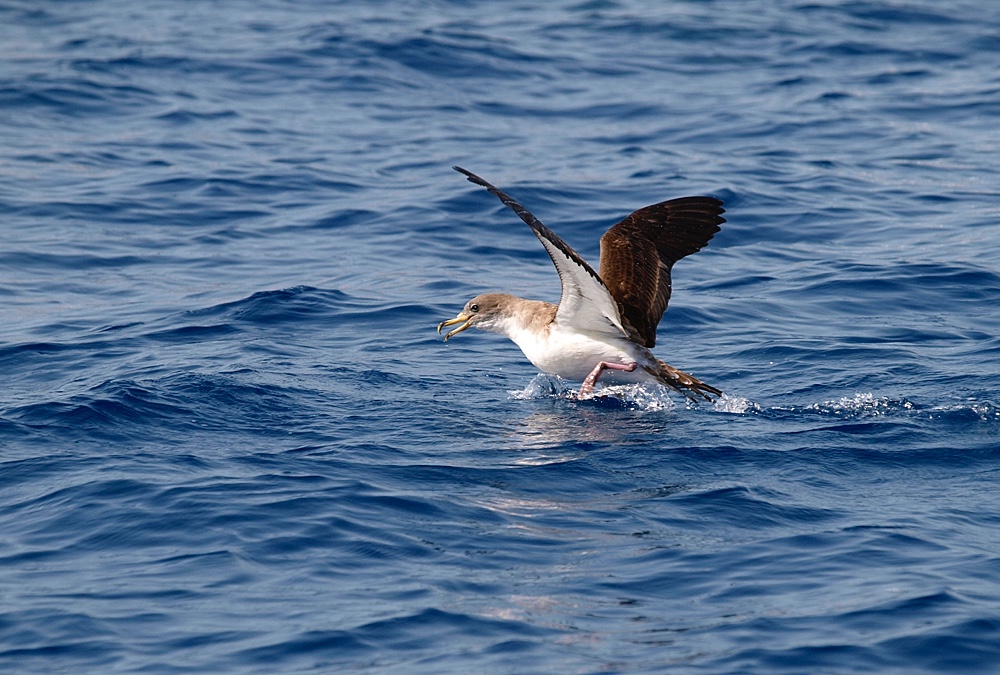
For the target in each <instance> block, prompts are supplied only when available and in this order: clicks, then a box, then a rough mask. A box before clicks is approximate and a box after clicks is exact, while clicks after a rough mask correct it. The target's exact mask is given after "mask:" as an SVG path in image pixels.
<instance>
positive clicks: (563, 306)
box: [452, 166, 630, 336]
mask: <svg viewBox="0 0 1000 675" xmlns="http://www.w3.org/2000/svg"><path fill="white" fill-rule="evenodd" d="M452 168H454V169H455V171H458V172H459V173H462V174H465V177H466V178H468V179H469V181H470V182H472V183H475V184H476V185H481V186H483V187H484V188H486V189H487V190H489V191H490V192H491V193H492V194H494V195H495V196H496V197H497V198H499V199H500V201H501V202H503V203H504V204H506V205H507V206H508V207H510V209H511V210H512V211H514V213H516V214H517V215H518V216H520V218H521V220H523V221H524V222H525V223H527V225H528V227H530V228H531V231H532V232H534V233H535V236H536V237H538V240H539V241H540V242H542V246H544V247H545V250H546V251H547V252H548V254H549V257H550V258H552V263H553V264H554V265H555V266H556V271H557V272H558V273H559V279H560V280H561V281H562V296H561V297H560V298H559V309H558V310H557V311H556V319H555V320H556V322H558V323H561V324H564V325H566V326H572V327H573V329H574V330H576V331H578V332H589V333H611V334H613V335H625V336H630V332H629V331H626V330H625V328H624V327H623V326H622V320H621V315H620V314H619V312H618V303H617V302H616V301H615V298H613V297H612V295H611V293H610V292H609V291H608V288H607V287H606V286H605V285H604V281H602V280H601V277H600V276H598V274H597V272H595V271H594V268H592V267H591V266H590V265H588V264H587V261H585V260H584V259H583V258H581V257H580V255H579V254H578V253H577V252H576V251H574V250H573V249H572V248H570V246H569V244H567V243H566V242H564V241H563V240H562V239H561V238H560V237H559V235H557V234H556V233H555V232H553V231H552V230H550V229H549V228H547V227H545V226H544V225H542V223H541V221H539V220H538V218H535V216H534V215H532V213H531V212H530V211H528V209H526V208H524V207H523V206H521V204H520V203H518V202H517V200H515V199H514V198H513V197H511V196H510V195H508V194H506V193H505V192H503V191H502V190H500V189H499V188H496V187H494V186H493V185H490V184H489V183H487V182H486V181H485V180H483V179H482V178H480V177H479V176H477V175H476V174H474V173H472V172H470V171H466V170H465V169H463V168H461V167H458V166H456V167H452Z"/></svg>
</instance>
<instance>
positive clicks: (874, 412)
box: [805, 392, 915, 418]
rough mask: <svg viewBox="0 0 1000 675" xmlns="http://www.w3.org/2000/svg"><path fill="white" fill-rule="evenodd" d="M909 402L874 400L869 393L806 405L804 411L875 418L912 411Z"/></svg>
mask: <svg viewBox="0 0 1000 675" xmlns="http://www.w3.org/2000/svg"><path fill="white" fill-rule="evenodd" d="M914 408H915V406H914V404H913V403H912V402H911V401H907V400H906V399H892V398H889V397H888V396H881V397H878V398H876V397H875V395H874V394H872V393H871V392H866V393H860V392H859V393H856V394H854V396H842V397H841V398H840V399H839V400H836V401H824V402H823V403H813V404H811V405H807V406H806V407H805V410H809V411H814V412H820V413H827V414H833V415H838V416H842V417H851V418H853V417H877V416H880V415H888V414H890V413H894V412H899V411H902V410H913V409H914Z"/></svg>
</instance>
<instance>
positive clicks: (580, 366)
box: [507, 324, 653, 383]
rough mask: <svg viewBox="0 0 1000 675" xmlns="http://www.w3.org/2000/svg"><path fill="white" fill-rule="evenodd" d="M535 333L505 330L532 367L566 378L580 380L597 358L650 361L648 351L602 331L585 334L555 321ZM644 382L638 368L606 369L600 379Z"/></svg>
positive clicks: (648, 376) (621, 361)
mask: <svg viewBox="0 0 1000 675" xmlns="http://www.w3.org/2000/svg"><path fill="white" fill-rule="evenodd" d="M548 328H549V329H548V330H546V331H543V332H542V333H538V332H535V331H530V330H524V329H520V328H516V329H514V330H511V331H510V332H509V333H507V337H509V338H510V339H511V340H513V341H514V342H515V343H516V344H517V346H518V347H520V348H521V351H522V352H524V355H525V356H526V357H528V360H529V361H531V362H532V363H533V364H534V365H535V367H536V368H538V369H539V370H542V371H544V372H546V373H550V374H552V375H558V376H559V377H562V378H564V379H567V380H574V381H577V382H579V381H582V380H583V379H584V378H586V377H587V375H589V374H590V371H591V370H593V369H594V366H596V365H597V364H598V363H600V362H601V361H607V362H611V363H621V364H629V363H633V362H636V361H637V362H639V364H640V365H643V364H647V363H649V362H650V361H651V358H650V355H649V352H648V351H646V350H645V349H643V348H642V347H640V346H639V345H636V344H635V343H633V342H631V341H629V340H628V339H626V338H624V337H622V338H620V339H614V338H609V337H608V336H606V335H596V336H589V335H586V334H583V333H577V332H573V331H567V330H560V328H559V327H558V326H557V325H556V324H550V325H549V327H548ZM605 379H607V381H609V382H622V383H624V382H644V381H648V380H651V379H653V378H651V377H650V375H649V374H648V373H646V372H645V371H643V370H642V369H641V368H638V369H636V370H635V371H634V372H632V373H624V372H620V371H608V372H607V373H606V375H605V376H604V377H602V381H604V380H605Z"/></svg>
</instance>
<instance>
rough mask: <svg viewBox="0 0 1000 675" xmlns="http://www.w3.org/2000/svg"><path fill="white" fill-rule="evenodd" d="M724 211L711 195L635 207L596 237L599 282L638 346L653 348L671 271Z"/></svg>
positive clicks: (713, 227) (709, 233)
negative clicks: (627, 215) (637, 208)
mask: <svg viewBox="0 0 1000 675" xmlns="http://www.w3.org/2000/svg"><path fill="white" fill-rule="evenodd" d="M723 213H725V209H723V208H722V202H721V201H720V200H718V199H715V198H714V197H681V198H680V199H671V200H669V201H666V202H660V203H659V204H653V205H652V206H647V207H645V208H642V209H639V210H638V211H636V212H635V213H633V214H632V215H630V216H629V217H628V218H625V220H623V221H621V222H620V223H618V224H617V225H615V226H614V227H612V228H611V229H610V230H608V231H607V232H605V233H604V236H603V237H601V266H600V275H601V279H602V280H603V281H604V284H605V285H606V286H607V287H608V290H610V291H611V295H612V296H613V297H614V299H615V300H617V301H618V305H619V307H620V309H621V314H622V319H623V323H624V324H625V327H626V329H630V331H631V332H632V333H633V334H634V336H635V337H634V338H633V339H635V340H636V341H637V342H639V343H640V344H643V345H645V346H646V347H653V346H654V345H655V344H656V325H657V324H658V323H660V317H662V316H663V312H664V311H665V310H666V309H667V303H668V302H669V301H670V268H671V267H673V265H674V263H675V262H677V261H678V260H680V259H681V258H683V257H684V256H686V255H691V254H692V253H694V252H696V251H699V250H701V248H702V247H703V246H705V244H707V243H708V242H709V240H711V238H712V237H713V236H715V233H716V232H718V231H719V225H720V224H721V223H724V222H726V219H725V218H723V217H722V215H721V214H723Z"/></svg>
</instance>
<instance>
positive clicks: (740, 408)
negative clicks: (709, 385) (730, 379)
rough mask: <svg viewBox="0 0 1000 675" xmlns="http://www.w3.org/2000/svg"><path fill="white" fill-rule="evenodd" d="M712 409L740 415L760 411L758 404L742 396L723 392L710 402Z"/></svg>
mask: <svg viewBox="0 0 1000 675" xmlns="http://www.w3.org/2000/svg"><path fill="white" fill-rule="evenodd" d="M712 410H714V411H715V412H722V413H734V414H737V415H742V414H743V413H747V412H758V411H760V406H759V405H757V404H756V403H754V402H753V401H751V400H750V399H748V398H743V397H742V396H730V395H729V394H723V395H722V396H720V397H719V398H717V399H716V400H715V402H714V403H713V404H712Z"/></svg>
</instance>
